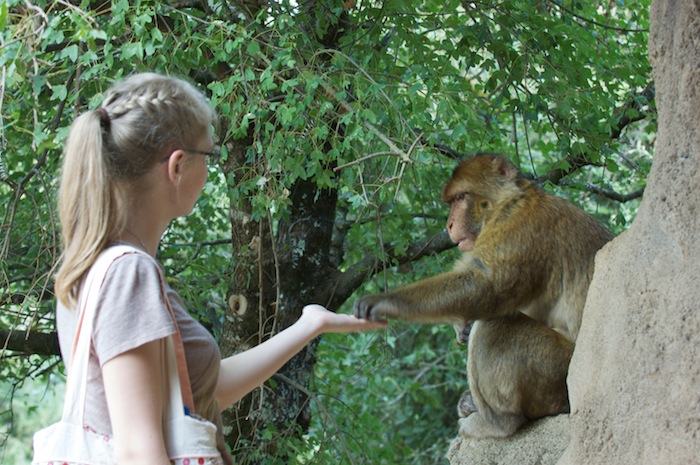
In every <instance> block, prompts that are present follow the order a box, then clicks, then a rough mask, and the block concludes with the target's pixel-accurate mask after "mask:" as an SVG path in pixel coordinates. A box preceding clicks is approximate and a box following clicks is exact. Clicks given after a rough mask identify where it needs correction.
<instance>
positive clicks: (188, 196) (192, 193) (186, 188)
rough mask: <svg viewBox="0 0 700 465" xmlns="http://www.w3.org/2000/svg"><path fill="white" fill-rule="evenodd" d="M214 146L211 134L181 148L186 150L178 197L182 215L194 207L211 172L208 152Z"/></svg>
mask: <svg viewBox="0 0 700 465" xmlns="http://www.w3.org/2000/svg"><path fill="white" fill-rule="evenodd" d="M213 147H214V143H213V142H212V137H211V134H207V135H206V137H203V138H202V139H200V140H199V141H198V142H197V143H196V144H193V145H192V146H188V147H186V148H183V149H181V150H182V151H183V152H185V156H184V157H183V163H182V177H181V179H180V184H179V186H178V198H179V203H180V206H181V208H182V210H181V215H182V216H184V215H187V214H189V213H190V212H191V211H192V209H193V208H194V205H195V203H197V199H198V198H199V195H200V194H201V193H202V189H203V188H204V184H205V183H206V182H207V176H208V174H209V168H208V160H207V158H209V157H208V156H207V155H205V153H206V152H211V151H212V149H213Z"/></svg>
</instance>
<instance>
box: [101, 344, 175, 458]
mask: <svg viewBox="0 0 700 465" xmlns="http://www.w3.org/2000/svg"><path fill="white" fill-rule="evenodd" d="M162 342H163V341H162V340H160V339H159V340H156V341H153V342H149V343H146V344H144V345H142V346H140V347H137V348H135V349H132V350H129V351H127V352H124V353H123V354H120V355H118V356H116V357H114V358H113V359H111V360H109V361H107V362H106V363H105V364H104V366H103V367H102V377H103V380H104V386H105V395H106V397H107V405H108V408H109V416H110V419H111V422H112V433H113V435H114V453H115V458H116V461H117V463H118V464H119V465H161V464H162V465H169V464H170V460H169V459H168V454H167V452H166V450H165V440H164V439H163V420H162V411H163V398H162V397H163V396H162V392H163V391H162V385H163V384H162V383H163V380H162V377H163V376H162V372H163V370H162V364H163V344H162Z"/></svg>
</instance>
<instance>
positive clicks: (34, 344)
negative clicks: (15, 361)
mask: <svg viewBox="0 0 700 465" xmlns="http://www.w3.org/2000/svg"><path fill="white" fill-rule="evenodd" d="M0 340H1V341H3V348H2V351H0V354H3V355H4V353H5V351H6V350H9V351H12V352H24V353H28V354H36V355H44V356H48V355H60V353H61V351H60V349H59V346H58V334H56V333H55V332H53V333H38V332H33V331H29V332H27V331H17V330H9V331H8V330H6V329H0Z"/></svg>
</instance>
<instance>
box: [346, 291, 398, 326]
mask: <svg viewBox="0 0 700 465" xmlns="http://www.w3.org/2000/svg"><path fill="white" fill-rule="evenodd" d="M354 313H355V317H357V318H361V319H364V320H371V321H385V320H388V319H389V318H397V317H398V316H399V308H398V306H397V305H396V303H395V302H394V301H393V300H392V299H390V298H389V297H387V295H386V294H376V295H366V296H364V297H361V298H359V299H357V300H356V301H355V307H354Z"/></svg>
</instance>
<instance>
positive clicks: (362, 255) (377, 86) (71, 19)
mask: <svg viewBox="0 0 700 465" xmlns="http://www.w3.org/2000/svg"><path fill="white" fill-rule="evenodd" d="M648 3H649V2H648V0H636V1H629V2H624V1H603V0H597V1H593V2H577V1H568V0H545V1H538V2H531V1H526V0H514V1H511V2H507V3H493V4H491V3H484V2H471V3H470V2H460V1H456V0H448V1H440V2H438V1H434V0H422V1H421V0H417V1H403V2H400V1H394V0H386V1H384V2H378V1H373V0H368V1H363V2H352V1H344V2H343V1H340V0H324V1H319V2H306V3H304V2H302V3H297V2H287V1H280V2H270V3H269V4H267V3H264V2H252V1H251V2H223V1H218V0H210V1H208V2H203V1H198V2H197V1H193V2H155V1H152V0H140V1H135V2H128V1H126V0H116V1H113V2H111V3H105V4H102V3H101V2H89V1H87V0H83V1H77V0H76V1H74V2H72V3H69V2H65V1H51V0H36V1H34V2H30V1H19V0H7V1H5V2H4V3H3V4H0V69H1V73H0V82H1V83H2V84H1V87H0V88H1V90H2V91H1V93H0V106H1V107H2V110H1V112H0V181H1V182H0V195H1V196H2V198H4V199H6V201H5V202H4V204H3V209H4V210H3V222H2V234H3V235H2V236H1V237H0V239H1V240H0V290H1V291H2V292H0V295H1V297H0V330H1V331H2V333H1V334H2V335H3V337H4V338H7V337H8V332H9V331H12V332H13V334H14V339H12V341H14V342H13V343H12V344H9V341H10V339H8V344H9V345H10V346H14V344H19V342H17V341H18V339H19V340H25V339H26V342H27V344H25V345H24V346H22V347H23V348H22V349H21V350H19V349H15V350H7V351H3V353H2V360H1V363H2V365H0V377H2V379H5V380H7V382H8V383H10V384H13V383H15V384H16V383H21V382H22V380H24V379H25V378H28V377H32V378H33V377H36V378H40V379H44V380H48V376H49V375H50V374H51V373H52V372H54V371H55V370H56V369H57V363H56V358H55V356H50V357H46V356H45V355H31V356H30V355H28V353H29V352H32V350H31V349H29V348H27V347H28V346H31V347H32V348H34V349H33V351H35V352H40V350H38V349H37V348H38V347H42V348H43V349H47V347H48V348H50V347H51V346H45V345H41V346H37V345H31V343H33V341H35V339H34V336H35V335H37V334H39V335H40V334H51V333H52V331H53V320H52V318H53V313H52V312H53V303H52V300H51V298H52V294H51V281H50V276H51V273H52V267H53V265H54V264H55V263H56V261H57V258H58V255H59V251H58V247H59V244H58V242H59V241H58V236H59V233H58V225H57V222H56V218H55V213H54V208H53V205H54V196H55V191H56V179H57V173H58V170H59V165H60V159H61V146H62V141H63V140H64V138H65V136H66V133H67V129H68V127H69V125H70V122H71V120H72V118H73V117H74V116H75V115H76V114H78V113H79V112H81V111H84V110H85V109H86V108H94V107H95V106H96V105H97V104H98V103H99V101H100V97H101V93H102V91H103V90H104V89H106V88H107V87H108V86H109V85H110V84H111V83H112V82H113V81H114V80H117V79H119V78H121V77H123V76H125V75H127V74H129V73H132V72H134V71H143V70H157V71H161V72H169V73H172V74H177V75H182V76H187V77H189V78H190V79H191V80H193V81H194V82H196V83H198V85H200V86H201V87H202V89H203V90H205V91H206V92H207V93H209V95H210V96H211V99H212V102H213V103H214V104H215V105H216V107H217V109H218V111H219V113H220V115H221V126H220V128H219V129H218V138H219V142H220V144H221V145H222V148H223V151H224V153H225V157H224V161H223V163H222V166H221V169H220V170H218V169H217V170H212V173H211V180H210V183H209V184H208V186H207V189H206V191H205V193H204V195H203V196H202V199H201V200H200V202H199V203H198V206H197V209H196V211H195V212H194V213H193V214H192V215H191V216H190V217H188V218H184V219H181V220H178V221H177V222H175V224H174V225H173V227H172V228H171V229H170V230H168V232H167V233H166V235H165V237H164V239H163V243H162V246H161V251H160V259H161V260H162V261H163V263H164V265H165V266H166V269H167V270H168V276H169V279H170V280H171V283H172V284H173V285H175V286H176V287H177V288H178V289H179V290H180V291H181V293H182V295H183V297H184V298H185V300H187V301H188V302H189V303H190V306H191V308H192V309H193V311H194V312H195V313H196V314H197V315H198V316H199V318H200V319H201V320H202V321H203V322H204V323H205V324H206V325H207V326H208V327H209V328H210V329H211V330H212V331H213V332H214V333H215V334H216V335H217V337H219V336H220V337H221V338H222V341H224V340H225V339H226V338H227V337H231V335H230V334H229V333H230V332H231V331H226V329H225V328H226V322H227V321H228V320H227V318H228V317H227V315H228V313H227V312H228V304H227V294H228V293H230V292H231V289H232V287H234V285H237V284H238V283H234V282H232V281H233V280H234V279H233V276H234V275H235V273H236V272H237V271H238V270H240V268H242V267H246V266H249V265H248V264H246V263H243V262H242V261H241V260H240V259H239V258H235V259H234V257H237V255H236V254H237V253H238V252H239V251H237V250H232V249H231V246H230V244H231V237H232V234H235V233H237V231H232V226H231V225H232V217H233V214H232V213H230V212H234V211H238V210H239V209H243V207H244V206H245V205H248V204H249V205H250V206H251V209H250V220H251V221H259V220H266V221H270V222H271V230H272V231H273V233H278V232H279V231H282V230H284V231H286V229H284V225H285V221H289V220H290V219H292V218H296V217H295V216H294V215H295V212H296V210H295V209H297V204H298V202H299V198H298V197H297V196H296V194H297V193H298V192H300V190H301V187H304V186H308V185H309V184H310V185H311V186H312V188H313V190H311V191H310V192H311V195H312V196H313V197H314V198H319V197H320V196H322V195H323V194H324V193H328V192H333V193H337V204H336V205H335V223H334V233H333V241H332V246H331V250H330V251H329V254H330V258H329V259H328V262H329V264H331V265H332V266H333V267H332V268H333V269H332V272H329V273H326V272H325V271H324V273H326V274H328V275H330V276H332V277H333V278H334V279H335V278H337V280H336V281H333V282H341V281H342V280H341V278H347V280H346V281H342V282H349V283H350V284H349V285H348V286H347V287H346V288H344V289H342V290H341V289H338V290H337V292H338V293H339V294H338V295H342V298H341V299H340V301H339V302H338V306H340V304H343V302H345V301H346V300H347V301H348V303H345V304H344V305H343V306H342V307H341V310H342V311H349V310H348V307H349V303H350V302H351V301H352V296H353V295H354V293H356V292H376V291H381V290H383V289H385V288H391V287H395V286H397V285H399V284H401V283H403V282H407V281H412V280H414V279H417V278H419V277H421V276H425V275H429V274H433V273H435V272H437V271H439V270H441V269H444V268H445V267H448V266H449V262H450V261H451V259H452V257H453V256H454V255H453V254H454V252H452V253H443V254H440V255H437V254H436V253H431V254H429V257H428V258H426V259H423V260H421V261H419V262H415V261H414V260H413V258H412V256H405V254H406V253H408V252H409V251H411V250H413V249H412V246H415V245H416V244H419V243H420V242H421V241H423V240H425V239H426V238H428V237H431V236H433V235H435V234H437V233H439V231H440V230H441V229H442V228H443V218H444V216H445V208H444V207H443V206H442V205H440V204H439V198H438V197H439V196H438V195H437V193H438V192H439V189H440V185H441V184H442V182H443V180H444V179H445V178H446V176H448V175H449V172H450V171H451V169H452V167H453V166H454V163H455V161H454V159H455V158H459V157H461V156H462V155H463V154H469V153H473V152H476V151H498V152H504V153H507V154H509V155H510V156H511V157H512V158H513V160H515V161H516V162H517V163H518V164H519V166H521V167H522V169H523V171H525V172H526V173H527V174H528V175H529V176H530V177H532V178H533V179H535V180H536V181H538V182H539V183H541V184H542V185H543V186H544V187H545V188H546V189H548V190H551V191H553V192H556V193H557V194H559V195H563V196H566V197H569V198H571V199H572V200H574V201H575V202H577V203H578V204H579V205H581V206H583V207H584V208H586V209H588V210H589V211H591V212H593V213H595V214H597V215H598V216H599V217H600V218H601V220H602V221H604V222H606V223H607V224H608V225H609V226H610V227H611V228H612V229H613V230H615V231H616V232H620V231H622V230H623V229H624V228H625V227H626V225H627V224H628V223H629V222H630V221H631V220H632V219H633V217H634V214H635V211H636V206H637V203H638V201H639V198H640V197H641V193H642V192H643V187H644V183H645V178H646V175H647V173H648V171H649V169H650V164H651V155H650V153H651V152H652V149H651V147H652V145H653V141H654V133H655V116H654V112H653V110H654V108H653V97H654V94H653V83H652V81H651V73H650V69H649V64H648V61H647V59H646V42H647V28H648V24H649V20H648ZM239 161H240V163H239ZM261 224H262V223H261ZM278 240H279V242H278V243H277V247H279V250H278V252H280V253H281V252H283V251H284V250H286V249H285V248H287V249H290V250H293V251H294V250H301V252H300V253H301V254H302V255H307V256H308V255H311V254H313V253H315V252H316V251H315V250H314V248H313V247H314V244H300V243H291V242H285V238H284V237H280V238H278ZM438 251H439V250H435V252H438ZM291 256H292V258H291V259H293V256H294V254H291ZM291 259H290V260H291ZM375 264H378V265H377V266H376V267H375ZM399 265H400V266H399ZM397 271H399V273H397ZM375 272H379V273H378V275H377V277H376V279H373V280H365V285H364V287H362V288H358V286H359V284H360V282H362V281H363V280H362V278H363V277H371V276H373V275H374V273H375ZM289 278H291V279H300V278H301V276H294V275H293V276H289ZM351 278H352V279H351ZM250 279H253V278H252V277H251V278H250ZM324 283H325V282H324ZM318 287H319V288H321V287H332V286H321V285H319V286H318ZM314 291H315V290H314ZM324 295H325V294H324ZM450 331H451V330H449V329H444V328H440V327H435V328H433V327H422V328H417V327H410V326H406V325H394V326H392V330H391V331H389V332H387V333H386V334H385V333H381V334H379V335H357V336H352V337H342V338H341V337H326V338H324V339H323V341H322V342H321V343H320V345H319V346H318V347H317V348H316V349H315V350H316V355H317V357H318V359H319V361H320V363H319V364H317V366H316V371H315V373H314V377H313V378H311V381H310V384H309V385H304V386H298V388H299V389H305V390H306V391H307V394H310V396H309V402H310V403H311V406H312V409H313V412H312V413H313V417H312V418H313V423H312V424H311V426H310V428H309V429H308V430H307V431H304V430H303V429H302V431H301V432H299V434H290V435H289V437H290V439H289V440H288V442H287V443H284V444H283V446H284V447H285V448H287V450H292V451H295V452H294V453H293V454H291V455H294V456H295V457H297V458H296V460H297V461H298V462H299V463H359V462H367V463H397V462H400V463H439V458H436V457H439V456H440V454H442V453H444V450H445V438H449V437H451V436H452V435H454V418H453V414H452V412H454V404H455V403H456V398H458V396H459V393H460V391H461V390H463V389H464V388H465V386H464V384H465V383H464V379H463V378H464V375H463V371H464V370H463V365H464V360H463V351H462V350H460V349H456V348H454V342H453V341H452V335H451V333H450ZM25 335H26V338H25V337H24V336H25ZM18 336H21V337H19V338H18ZM236 337H238V338H242V339H247V338H251V337H253V335H252V334H237V335H236ZM255 337H256V338H262V337H264V335H262V334H261V335H257V336H255ZM15 347H16V346H15ZM53 347H54V348H55V346H53ZM46 352H49V353H50V352H51V350H48V349H47V350H46ZM47 382H48V381H47ZM288 382H289V380H285V379H283V378H281V377H280V378H277V379H275V380H273V381H272V382H271V384H270V386H269V387H267V388H266V389H273V387H274V386H273V385H274V384H275V383H277V384H285V383H288ZM428 387H430V388H429V389H428ZM2 408H3V414H9V413H10V412H11V410H10V406H9V405H7V406H5V404H3V407H2ZM14 408H18V406H17V405H14ZM447 412H449V413H447ZM274 428H277V429H269V430H267V431H261V432H260V435H261V436H264V435H266V434H267V435H269V436H275V435H278V436H279V435H280V433H281V431H280V430H279V426H277V425H275V426H274ZM290 428H291V429H292V430H293V428H292V427H291V426H290ZM241 444H243V442H242V443H241ZM278 446H279V445H278ZM280 448H281V447H280ZM288 457H289V456H288ZM288 457H287V458H288ZM262 460H263V459H255V458H253V457H251V458H250V462H251V463H254V462H256V461H257V462H262ZM276 460H277V461H279V462H280V463H290V462H286V461H285V460H286V458H285V457H284V456H280V457H279V458H277V459H276ZM274 461H275V459H274V458H270V459H269V462H266V463H275V462H274ZM345 461H347V462H345ZM240 462H241V463H243V461H242V460H241V461H240Z"/></svg>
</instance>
